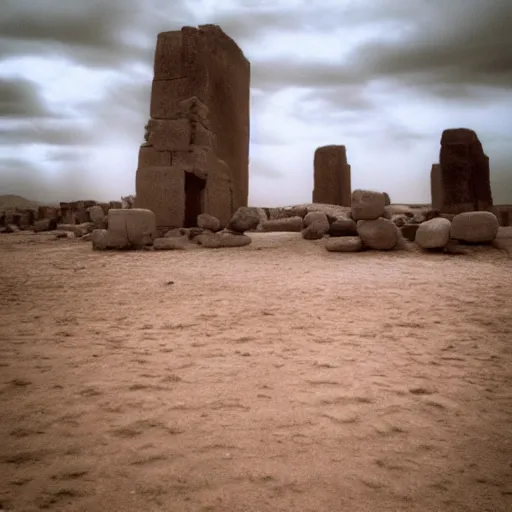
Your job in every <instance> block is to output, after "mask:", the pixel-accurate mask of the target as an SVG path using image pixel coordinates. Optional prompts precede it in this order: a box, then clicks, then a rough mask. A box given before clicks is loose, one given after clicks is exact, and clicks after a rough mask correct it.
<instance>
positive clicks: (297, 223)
mask: <svg viewBox="0 0 512 512" xmlns="http://www.w3.org/2000/svg"><path fill="white" fill-rule="evenodd" d="M261 228H262V230H263V231H267V232H270V231H291V232H294V233H300V232H301V231H302V229H303V228H304V221H303V220H302V217H299V216H296V217H286V218H283V219H275V220H266V221H264V222H262V223H261Z"/></svg>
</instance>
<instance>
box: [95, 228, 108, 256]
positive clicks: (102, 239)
mask: <svg viewBox="0 0 512 512" xmlns="http://www.w3.org/2000/svg"><path fill="white" fill-rule="evenodd" d="M91 242H92V248H93V250H95V251H104V250H106V249H110V248H111V247H110V245H109V234H108V231H107V230H106V229H95V230H94V231H93V232H92V233H91Z"/></svg>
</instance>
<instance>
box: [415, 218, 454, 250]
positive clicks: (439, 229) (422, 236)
mask: <svg viewBox="0 0 512 512" xmlns="http://www.w3.org/2000/svg"><path fill="white" fill-rule="evenodd" d="M451 226H452V223H451V222H450V221H449V220H447V219H443V218H442V217H437V218H434V219H430V220H427V221H426V222H423V223H421V224H419V225H418V230H417V231H416V238H415V242H416V243H417V244H418V245H419V246H420V247H421V248H422V249H442V248H444V247H446V244H447V243H448V240H449V239H450V229H451Z"/></svg>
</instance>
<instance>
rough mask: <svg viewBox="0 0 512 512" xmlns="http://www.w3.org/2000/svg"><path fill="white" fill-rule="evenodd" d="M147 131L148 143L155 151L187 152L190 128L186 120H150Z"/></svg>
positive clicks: (190, 135) (190, 133)
mask: <svg viewBox="0 0 512 512" xmlns="http://www.w3.org/2000/svg"><path fill="white" fill-rule="evenodd" d="M148 129H149V137H148V143H149V144H150V145H151V146H153V147H154V148H155V149H156V151H163V152H170V151H187V150H188V148H189V146H190V143H191V137H192V128H191V123H190V121H189V120H188V119H173V120H165V119H151V120H150V121H149V123H148ZM139 165H140V164H139Z"/></svg>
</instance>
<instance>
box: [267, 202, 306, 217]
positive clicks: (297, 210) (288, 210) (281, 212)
mask: <svg viewBox="0 0 512 512" xmlns="http://www.w3.org/2000/svg"><path fill="white" fill-rule="evenodd" d="M264 212H265V216H266V217H267V219H268V220H281V219H288V218H290V217H301V218H302V219H303V218H304V217H305V216H306V215H307V214H308V206H307V205H295V206H285V207H284V208H265V209H264Z"/></svg>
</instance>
